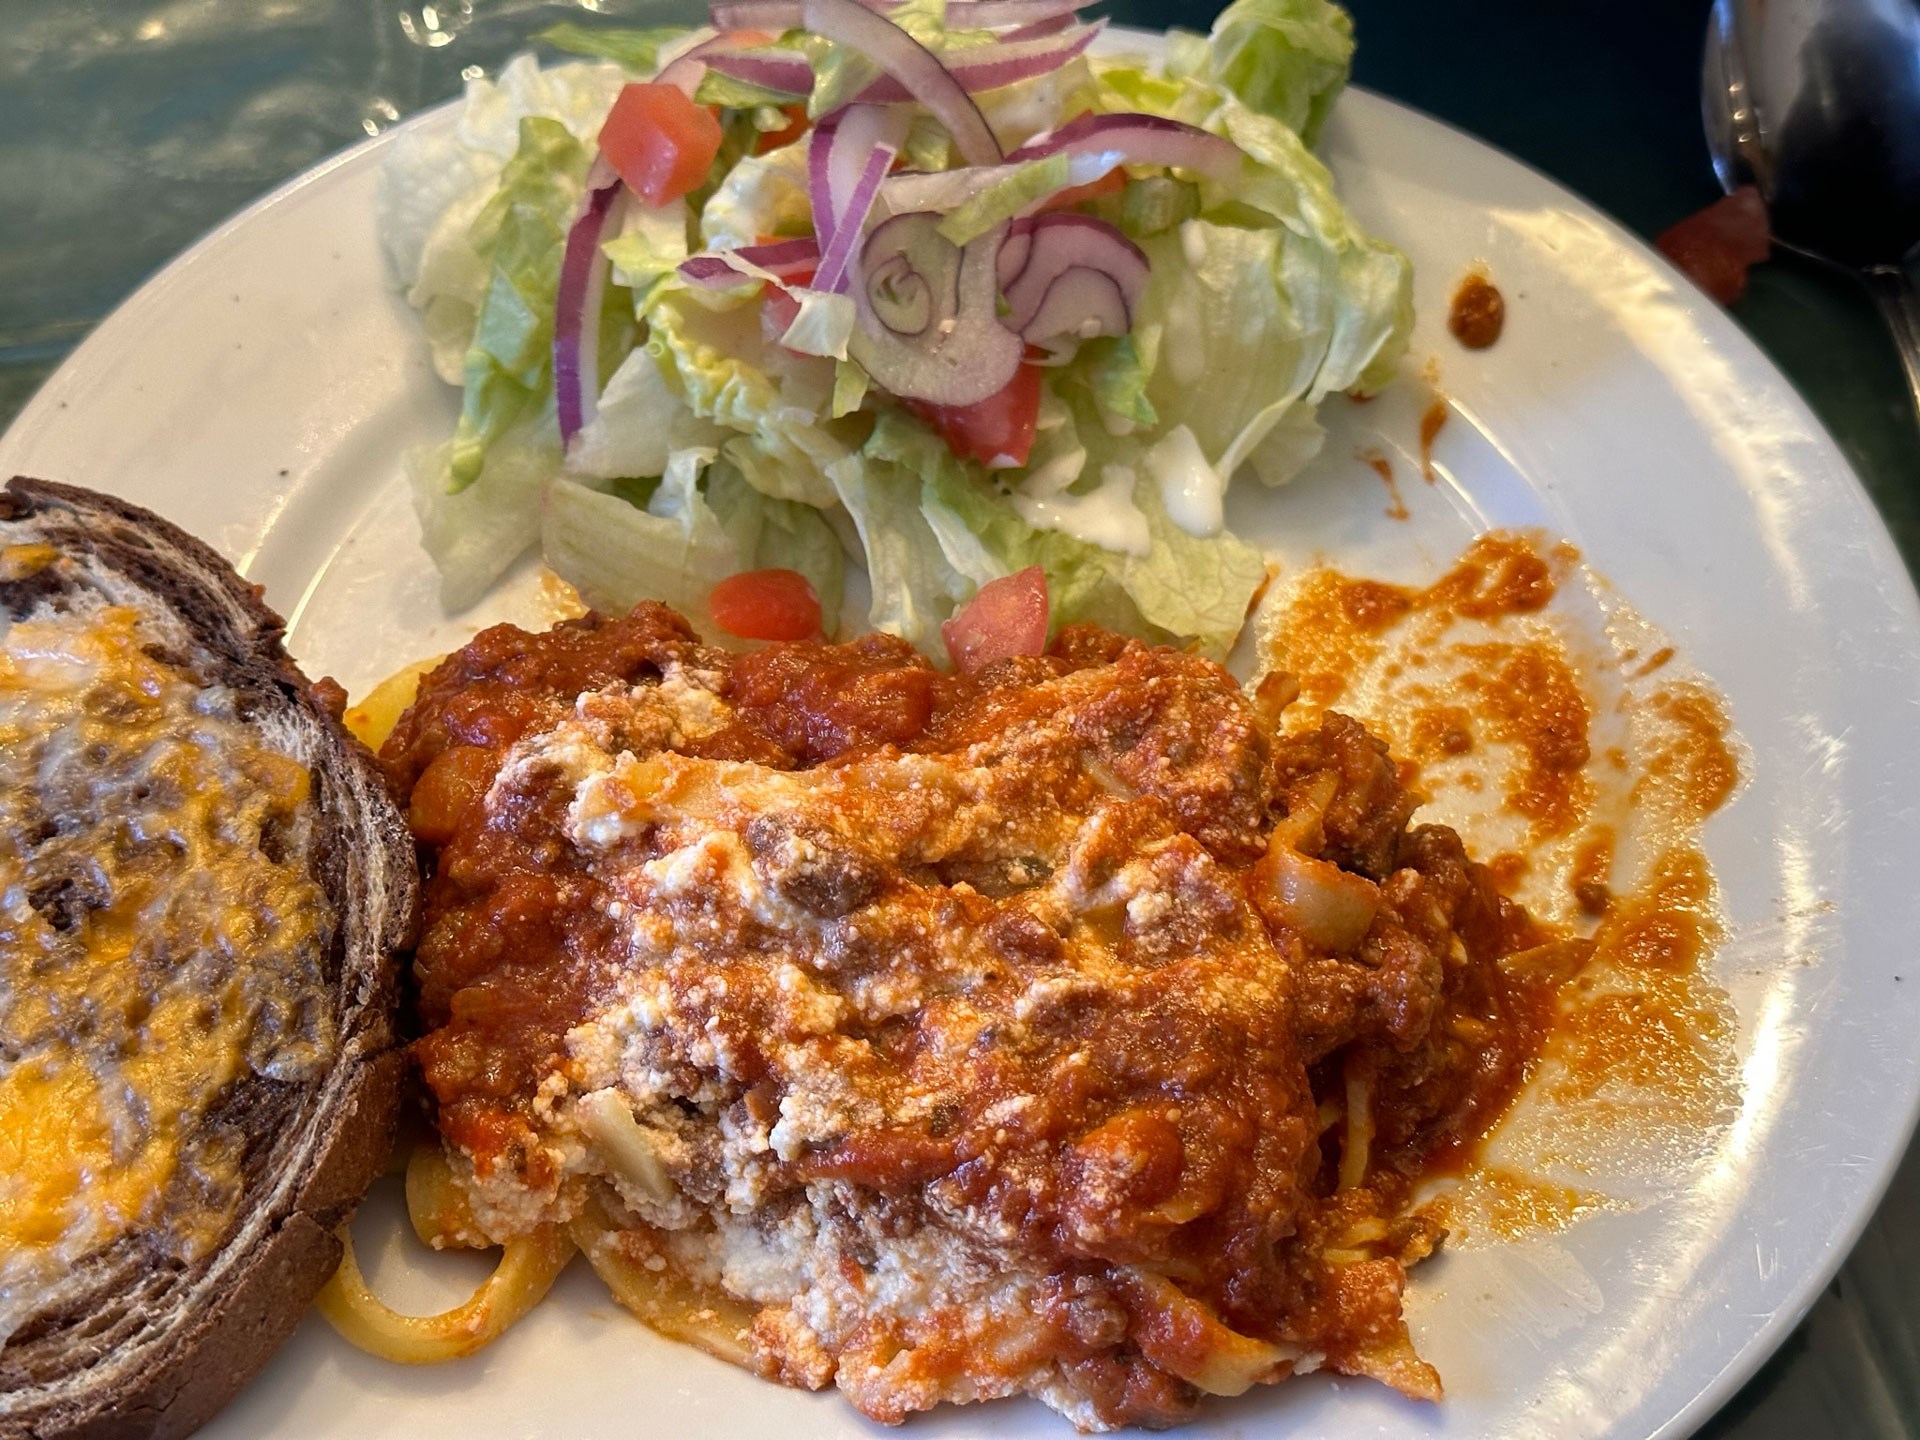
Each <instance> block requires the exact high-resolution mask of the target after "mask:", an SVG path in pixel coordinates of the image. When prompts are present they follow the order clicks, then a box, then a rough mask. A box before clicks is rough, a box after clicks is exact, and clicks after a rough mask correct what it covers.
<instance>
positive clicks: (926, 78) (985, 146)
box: [800, 0, 1000, 165]
mask: <svg viewBox="0 0 1920 1440" xmlns="http://www.w3.org/2000/svg"><path fill="white" fill-rule="evenodd" d="M800 13H801V19H802V21H803V22H804V23H805V25H806V27H807V28H808V29H809V30H811V31H813V32H814V33H815V34H816V35H821V36H824V37H825V38H826V39H828V40H831V41H833V42H834V43H835V44H839V45H845V46H847V47H848V48H849V49H852V50H856V51H858V52H859V53H860V54H862V55H864V56H866V57H867V58H868V59H869V60H871V61H872V62H873V63H874V64H876V65H878V66H879V67H880V68H881V69H882V70H883V71H885V72H886V74H887V76H888V77H890V78H891V79H893V80H895V81H897V82H898V84H899V86H900V87H901V89H902V90H903V91H904V92H905V93H903V94H901V95H899V96H898V97H892V98H898V99H901V100H909V99H911V100H917V101H919V102H920V103H921V104H922V105H924V106H926V107H927V109H928V110H930V111H932V112H933V117H934V118H935V119H936V120H938V121H939V122H940V123H941V124H942V125H944V126H946V127H947V133H948V134H949V135H951V136H952V137H953V143H954V148H955V149H957V150H958V151H959V152H960V158H961V159H963V160H965V161H966V162H967V164H969V165H996V164H998V163H999V162H1000V142H999V141H998V140H996V139H995V138H994V135H993V129H992V127H991V126H989V125H988V124H987V119H986V117H985V116H984V115H982V114H981V113H980V107H979V106H978V105H976V104H974V103H973V97H972V96H971V95H969V94H968V93H967V92H966V90H965V89H964V88H963V87H962V86H961V84H960V83H959V82H958V81H957V80H955V79H954V77H953V76H952V75H950V74H949V73H948V72H947V68H946V66H945V65H944V64H942V63H941V60H940V57H939V56H937V55H935V54H934V53H933V52H932V51H931V50H929V49H927V47H926V46H924V45H922V44H921V43H920V42H919V41H918V40H916V39H914V38H913V36H911V35H909V34H908V33H907V32H906V31H905V30H902V29H901V28H900V27H899V26H898V25H896V24H894V23H893V22H892V21H891V20H889V19H887V18H886V17H885V16H882V15H876V14H874V12H873V11H871V10H869V9H867V8H866V7H865V6H863V5H861V4H860V3H859V0H801V12H800ZM980 48H981V49H989V48H1000V47H989V46H981V47H980ZM877 83H880V84H884V83H885V82H884V81H882V82H877ZM869 88H871V87H869ZM859 98H860V99H861V100H878V99H882V98H889V97H882V96H876V95H872V94H864V95H861V96H860V97H859Z"/></svg>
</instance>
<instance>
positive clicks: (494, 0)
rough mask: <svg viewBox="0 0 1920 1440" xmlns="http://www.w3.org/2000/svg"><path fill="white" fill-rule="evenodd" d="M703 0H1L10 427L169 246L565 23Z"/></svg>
mask: <svg viewBox="0 0 1920 1440" xmlns="http://www.w3.org/2000/svg"><path fill="white" fill-rule="evenodd" d="M704 10H705V6H704V4H701V3H699V0H580V3H571V4H570V3H560V0H426V3H421V0H5V3H4V5H0V12H3V14H0V425H4V424H5V422H6V421H7V420H8V419H9V418H10V417H11V416H12V415H13V413H14V412H15V411H16V410H17V409H18V408H19V406H20V405H21V404H23V403H25V401H26V399H27V397H28V395H30V394H31V393H32V391H33V389H34V387H35V386H36V385H38V383H39V381H40V380H41V379H42V378H44V376H45V375H46V374H47V373H48V372H49V371H50V370H51V369H52V367H53V366H54V365H55V364H56V363H57V362H58V361H59V359H60V357H61V356H62V355H64V354H65V353H66V351H67V350H68V349H69V348H71V347H72V346H73V344H74V343H76V342H77V341H78V340H79V339H80V337H81V336H82V335H84V334H85V333H86V332H87V330H88V329H89V328H91V327H92V325H93V324H94V323H95V322H96V321H97V320H99V319H100V317H101V316H102V315H104V314H105V313H106V312H107V311H108V310H109V309H111V308H112V307H113V306H114V305H115V304H117V303H118V302H119V301H120V300H121V299H122V298H123V297H124V296H125V295H127V294H128V293H129V292H130V291H131V290H132V289H133V288H134V287H135V286H136V285H137V284H139V282H140V281H141V280H142V279H144V278H145V277H146V276H147V275H148V274H150V273H151V272H152V271H153V270H154V269H156V268H157V267H158V266H160V265H162V264H164V263H165V262H166V261H167V260H168V259H170V258H171V257H172V256H174V255H176V254H178V253H179V252H180V251H181V250H183V249H185V248H186V247H187V246H189V245H191V244H192V243H193V241H194V240H195V239H197V238H198V237H199V236H200V235H201V234H203V233H204V232H205V231H206V230H208V229H209V228H210V227H212V226H214V225H216V224H218V223H219V222H220V221H221V220H222V219H224V218H225V217H226V216H228V215H230V214H232V213H233V212H234V211H235V210H238V209H239V208H241V207H242V206H244V205H245V204H247V203H248V202H249V201H251V200H253V199H254V198H256V197H257V196H259V195H260V194H261V193H263V192H264V191H266V190H269V189H271V188H272V187H273V186H274V185H276V184H278V183H279V182H280V181H282V180H284V179H286V178H288V177H289V176H292V175H295V174H298V173H299V172H300V171H302V170H304V169H306V168H307V167H308V166H310V165H312V164H314V163H315V162H316V161H319V160H321V159H324V158H325V157H326V156H328V155H330V154H332V153H333V152H335V151H337V150H340V149H342V148H343V147H345V146H347V145H350V144H352V143H354V142H355V141H356V140H362V139H365V138H366V137H368V136H370V135H377V134H379V133H380V132H381V131H382V130H383V129H385V128H386V127H388V126H389V125H392V124H393V123H394V122H395V121H396V120H398V119H399V118H400V117H402V116H404V115H406V114H409V113H410V112H412V111H414V110H417V109H419V108H420V107H422V106H424V105H428V104H431V103H433V102H435V101H437V100H442V99H445V98H446V97H448V96H450V95H453V94H455V93H456V92H457V91H458V90H459V88H460V85H461V79H462V75H463V72H468V71H470V70H472V69H474V68H475V67H479V68H481V69H488V70H491V69H494V68H497V67H498V66H499V65H500V63H501V62H502V61H504V60H505V59H506V58H507V57H508V56H509V55H511V54H513V53H514V51H516V50H518V49H520V48H522V47H523V46H524V45H525V43H526V37H527V36H529V35H531V34H533V33H535V32H537V31H539V30H540V29H542V28H544V27H545V26H547V25H549V24H552V23H555V22H556V21H560V20H565V19H576V18H583V17H582V12H583V11H586V12H592V16H591V17H586V18H605V19H607V20H619V21H631V23H634V24H640V25H660V24H671V23H675V22H685V23H693V22H694V21H695V20H696V19H697V18H698V17H699V16H700V15H702V14H703V13H704Z"/></svg>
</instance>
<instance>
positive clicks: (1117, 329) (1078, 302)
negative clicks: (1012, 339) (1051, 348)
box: [1020, 265, 1133, 345]
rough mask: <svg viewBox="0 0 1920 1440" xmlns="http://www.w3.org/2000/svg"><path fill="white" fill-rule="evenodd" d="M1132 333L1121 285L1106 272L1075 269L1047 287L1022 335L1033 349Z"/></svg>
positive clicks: (1062, 273) (1078, 266)
mask: <svg viewBox="0 0 1920 1440" xmlns="http://www.w3.org/2000/svg"><path fill="white" fill-rule="evenodd" d="M1132 329H1133V319H1132V310H1131V308H1130V307H1129V306H1128V304H1127V297H1126V296H1125V295H1124V294H1122V293H1121V290H1120V282H1119V281H1117V280H1115V279H1114V278H1113V276H1111V275H1109V274H1107V273H1106V272H1105V271H1104V270H1089V269H1088V268H1086V267H1085V266H1083V265H1076V266H1074V267H1073V268H1072V269H1070V270H1063V271H1062V272H1061V273H1060V274H1059V276H1057V277H1056V278H1055V280H1054V282H1053V283H1052V284H1051V285H1049V286H1047V288H1046V291H1045V293H1044V294H1043V295H1042V296H1041V299H1040V303H1039V305H1038V306H1037V307H1036V308H1035V309H1034V312H1033V314H1032V315H1031V316H1030V317H1029V318H1028V320H1027V323H1026V325H1025V326H1024V327H1023V328H1022V329H1021V331H1020V338H1021V339H1022V340H1025V341H1026V342H1027V343H1028V344H1030V345H1039V344H1043V343H1045V342H1046V341H1048V340H1054V339H1059V338H1068V339H1074V340H1091V339H1092V338H1093V337H1094V336H1096V335H1125V334H1127V333H1129V332H1130V331H1131V330H1132Z"/></svg>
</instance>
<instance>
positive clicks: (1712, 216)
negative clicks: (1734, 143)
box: [1653, 185, 1773, 305]
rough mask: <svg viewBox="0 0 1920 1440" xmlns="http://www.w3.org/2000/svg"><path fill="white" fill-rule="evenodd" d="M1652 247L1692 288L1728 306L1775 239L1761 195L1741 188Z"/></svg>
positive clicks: (1736, 297) (1693, 217)
mask: <svg viewBox="0 0 1920 1440" xmlns="http://www.w3.org/2000/svg"><path fill="white" fill-rule="evenodd" d="M1653 243H1654V244H1655V245H1657V246H1659V247H1660V251H1661V253H1662V254H1664V255H1665V256H1666V257H1667V258H1668V259H1669V260H1671V261H1673V263H1674V264H1676V265H1678V266H1679V267H1680V268H1681V269H1682V270H1684V271H1686V272H1687V275H1688V276H1689V278H1691V279H1692V281H1693V283H1694V284H1696V285H1698V286H1699V287H1700V288H1701V289H1702V290H1704V291H1706V292H1707V293H1708V294H1709V295H1711V296H1712V297H1713V298H1714V299H1716V300H1718V301H1719V302H1720V303H1721V304H1722V305H1731V304H1732V303H1733V302H1734V301H1736V300H1738V299H1739V298H1740V296H1741V294H1742V293H1743V292H1744V291H1745V290H1746V288H1747V271H1748V270H1749V269H1750V268H1751V267H1752V266H1755V265H1758V264H1759V263H1760V262H1761V261H1762V260H1765V259H1766V258H1767V256H1768V255H1769V254H1770V253H1772V249H1773V236H1772V234H1771V233H1770V229H1769V227H1768V225H1767V207H1766V204H1765V203H1764V202H1763V201H1762V200H1761V199H1760V192H1759V191H1758V190H1756V189H1754V187H1753V186H1751V185H1743V186H1741V187H1740V188H1739V189H1738V190H1736V191H1734V192H1733V194H1731V195H1728V196H1726V197H1724V198H1722V199H1719V200H1716V201H1714V202H1713V204H1711V205H1709V206H1708V207H1707V208H1706V209H1704V210H1702V211H1700V212H1699V213H1697V214H1694V215H1689V216H1688V217H1687V218H1686V219H1684V220H1682V221H1681V222H1680V223H1679V224H1677V225H1675V226H1673V227H1672V228H1670V229H1668V230H1665V231H1663V232H1661V235H1660V238H1659V239H1657V240H1655V241H1654V242H1653Z"/></svg>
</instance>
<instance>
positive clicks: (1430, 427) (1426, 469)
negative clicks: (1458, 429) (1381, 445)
mask: <svg viewBox="0 0 1920 1440" xmlns="http://www.w3.org/2000/svg"><path fill="white" fill-rule="evenodd" d="M1446 423H1447V401H1446V397H1445V396H1444V395H1436V396H1434V397H1433V403H1432V404H1430V405H1428V406H1427V408H1426V410H1425V411H1423V412H1422V413H1421V416H1420V475H1421V478H1423V479H1424V480H1425V481H1426V482H1427V484H1429V485H1431V484H1433V483H1434V482H1435V481H1436V480H1438V479H1439V478H1440V477H1439V476H1438V475H1437V474H1435V473H1434V469H1433V442H1434V441H1435V440H1438V439H1439V438H1440V427H1441V426H1443V425H1445V424H1446Z"/></svg>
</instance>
